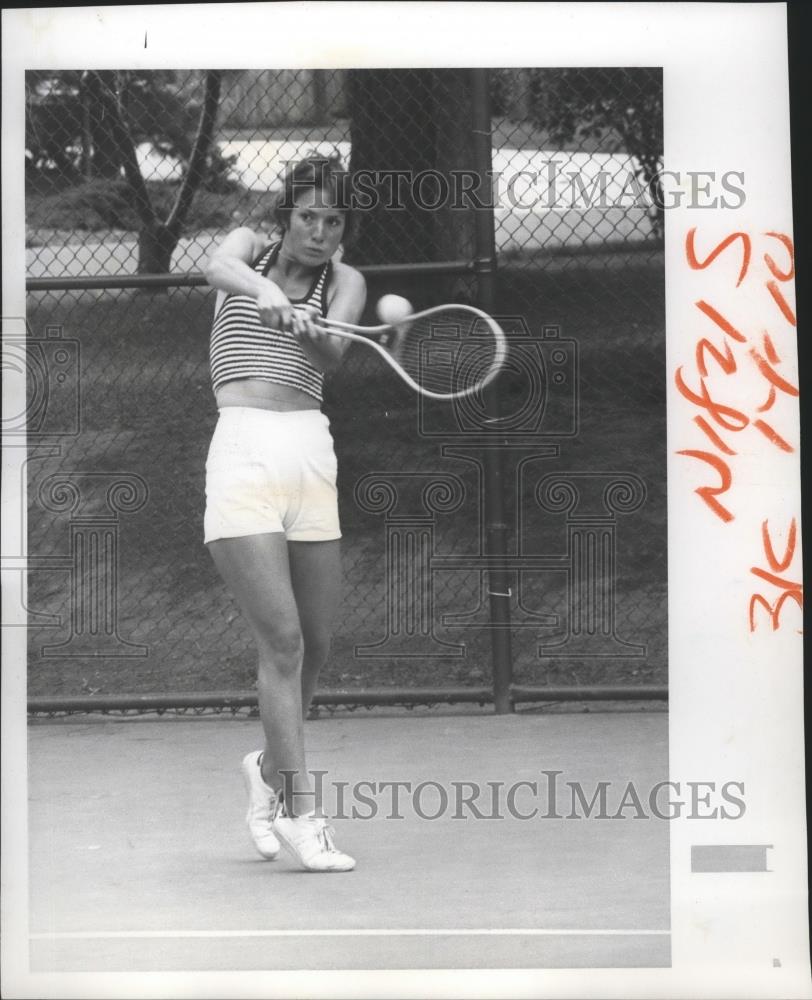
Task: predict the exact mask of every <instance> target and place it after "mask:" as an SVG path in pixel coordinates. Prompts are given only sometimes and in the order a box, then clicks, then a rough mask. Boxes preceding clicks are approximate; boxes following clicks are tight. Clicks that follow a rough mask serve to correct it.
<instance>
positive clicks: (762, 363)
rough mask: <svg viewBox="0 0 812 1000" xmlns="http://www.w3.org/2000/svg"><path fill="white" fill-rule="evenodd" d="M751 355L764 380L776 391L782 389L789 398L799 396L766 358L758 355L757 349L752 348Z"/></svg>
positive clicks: (794, 388)
mask: <svg viewBox="0 0 812 1000" xmlns="http://www.w3.org/2000/svg"><path fill="white" fill-rule="evenodd" d="M749 354H750V357H751V358H752V359H753V360H754V361H755V363H756V365H757V367H758V370H759V371H760V372H761V374H762V375H763V376H764V378H766V379H767V381H768V382H770V383H771V384H772V385H773V386H775V388H776V389H780V390H781V392H785V393H786V394H787V395H788V396H797V395H798V390H797V388H796V387H795V386H794V385H793V384H792V383H791V382H787V380H786V379H783V378H781V376H780V375H779V374H778V372H777V371H775V369H773V368H772V367H771V366H770V364H769V363H768V361H767V359H766V358H763V357H762V356H761V355H760V354H759V353H758V351H757V350H756V349H755V347H751V348H750V351H749ZM778 360H779V361H780V360H781V359H780V358H778Z"/></svg>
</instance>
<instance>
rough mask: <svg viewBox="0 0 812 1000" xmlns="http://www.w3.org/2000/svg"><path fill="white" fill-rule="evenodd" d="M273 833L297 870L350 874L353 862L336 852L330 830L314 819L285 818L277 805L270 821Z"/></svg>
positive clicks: (322, 822)
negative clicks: (297, 864) (272, 819)
mask: <svg viewBox="0 0 812 1000" xmlns="http://www.w3.org/2000/svg"><path fill="white" fill-rule="evenodd" d="M273 829H274V833H275V834H276V835H277V837H278V838H279V839H280V840H281V841H282V843H283V845H284V846H285V847H286V848H287V849H288V850H289V851H290V853H291V854H292V855H293V857H294V858H295V859H296V860H297V861H298V862H299V864H301V866H302V867H303V868H304V869H305V870H306V871H309V872H351V871H352V870H353V868H355V858H351V857H350V856H349V854H344V853H343V852H342V851H339V850H338V848H337V847H336V846H335V844H334V843H333V830H332V828H331V827H329V826H328V825H327V820H326V819H324V818H323V817H318V816H312V815H311V816H296V817H295V818H294V819H291V817H290V816H286V815H285V810H284V806H283V803H282V802H280V803H279V807H278V809H277V813H276V816H275V818H274V821H273Z"/></svg>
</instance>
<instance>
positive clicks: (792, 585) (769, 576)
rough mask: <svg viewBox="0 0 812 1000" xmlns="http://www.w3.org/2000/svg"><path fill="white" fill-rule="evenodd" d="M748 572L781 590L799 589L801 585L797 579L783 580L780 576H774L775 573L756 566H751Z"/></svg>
mask: <svg viewBox="0 0 812 1000" xmlns="http://www.w3.org/2000/svg"><path fill="white" fill-rule="evenodd" d="M750 572H751V573H753V574H754V575H755V576H760V577H761V579H762V580H766V581H767V583H771V584H773V586H775V587H780V588H781V589H782V590H800V588H801V586H802V584H801V582H800V581H799V580H784V579H783V578H782V577H780V576H776V575H775V573H768V572H767V570H766V569H759V567H758V566H751V567H750Z"/></svg>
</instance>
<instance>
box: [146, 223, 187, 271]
mask: <svg viewBox="0 0 812 1000" xmlns="http://www.w3.org/2000/svg"><path fill="white" fill-rule="evenodd" d="M177 245H178V235H177V234H176V233H175V232H173V231H172V230H170V229H169V227H168V226H166V225H165V224H164V223H162V222H154V223H153V224H152V225H149V226H142V227H141V231H140V232H139V234H138V273H139V274H167V273H168V272H169V270H170V267H171V265H172V254H173V252H174V250H175V247H176V246H177Z"/></svg>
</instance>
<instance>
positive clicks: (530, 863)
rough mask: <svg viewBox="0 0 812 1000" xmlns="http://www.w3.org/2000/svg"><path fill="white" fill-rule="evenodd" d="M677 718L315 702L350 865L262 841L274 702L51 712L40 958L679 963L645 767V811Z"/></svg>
mask: <svg viewBox="0 0 812 1000" xmlns="http://www.w3.org/2000/svg"><path fill="white" fill-rule="evenodd" d="M667 722H668V717H667V715H665V714H664V713H651V714H648V713H625V712H618V713H606V714H559V715H535V716H532V715H516V716H491V715H445V716H437V715H432V716H421V715H417V714H408V715H401V716H394V715H382V716H379V715H374V716H372V715H365V716H351V717H335V718H330V719H324V720H318V721H315V722H310V723H308V724H307V727H306V739H307V741H308V747H309V766H310V767H311V769H312V770H314V771H316V770H323V771H326V772H327V773H326V774H325V775H324V776H323V778H322V781H323V792H324V803H325V809H326V811H327V812H328V813H330V814H332V815H334V816H336V818H335V820H334V822H333V825H334V827H335V830H336V842H337V844H338V846H339V847H341V848H342V850H345V851H347V852H349V853H351V854H353V855H354V856H355V857H356V858H357V860H358V866H357V868H356V870H355V871H354V872H351V873H347V874H331V875H314V874H307V873H303V872H299V871H298V870H296V868H295V867H294V865H293V863H292V862H291V861H289V860H288V859H287V857H286V856H284V855H283V856H281V857H280V859H279V860H277V861H275V862H265V861H262V860H261V859H260V858H259V857H258V856H257V855H255V853H254V849H253V847H252V845H251V843H250V841H249V840H248V834H247V831H246V829H245V826H244V823H243V815H244V811H245V795H244V791H243V787H242V779H241V775H240V771H239V765H240V761H241V759H242V757H243V755H244V754H245V753H246V752H247V751H249V750H252V749H255V748H256V746H258V745H259V742H258V741H259V736H260V727H259V724H258V723H257V722H256V721H253V720H244V719H222V718H197V719H171V720H169V719H160V720H155V719H145V718H139V719H132V720H120V721H119V720H116V721H110V720H106V719H100V720H95V719H93V720H87V719H84V720H82V721H80V722H76V721H64V722H47V723H40V722H37V723H33V724H32V726H31V728H30V738H29V794H30V814H29V840H30V905H31V926H30V931H31V969H32V971H34V972H46V971H72V972H79V971H87V972H92V971H139V972H140V971H163V970H226V971H231V970H266V969H342V968H343V969H386V968H390V969H391V968H455V967H460V968H545V967H546V968H554V967H579V966H580V967H646V966H649V967H651V966H666V965H668V964H669V962H670V945H669V933H668V930H669V858H668V842H669V830H668V822H667V821H665V820H662V819H658V818H656V817H654V818H652V817H651V816H650V815H647V817H646V818H643V817H642V816H640V814H639V810H638V809H637V808H636V807H635V806H634V805H633V804H631V805H630V804H629V802H630V801H631V800H630V793H629V792H628V785H629V782H633V784H634V787H635V790H636V792H637V793H638V795H639V800H640V802H641V803H642V805H643V806H644V810H645V812H646V813H649V812H650V810H649V805H648V802H649V794H650V791H651V789H652V788H653V787H654V786H655V785H656V784H657V783H658V782H660V781H665V780H667V778H668V773H667V767H668V752H667V729H668V727H667ZM544 772H561V773H559V774H557V775H552V774H551V773H548V774H545V773H544ZM386 782H403V783H408V785H407V784H403V785H401V786H399V787H397V788H393V787H392V786H391V785H383V787H382V783H386ZM522 782H525V783H529V784H520V783H522ZM601 782H606V783H608V784H607V785H605V786H603V794H605V804H604V806H603V810H602V811H601V809H602V804H601V802H600V795H601V787H602V786H600V785H599V783H601ZM422 783H428V784H422ZM533 783H535V789H534V784H533ZM421 784H422V787H421ZM575 785H577V786H578V788H579V789H580V791H581V793H582V795H583V796H584V798H585V801H584V802H582V801H581V799H580V798H579V797H578V795H577V793H576V792H575V791H574V788H573V786H575ZM511 789H513V791H512V799H511ZM553 789H554V795H555V799H554V800H553V799H551V795H552V794H553ZM594 795H597V796H598V798H596V799H595V801H594V802H593V803H592V804H591V805H592V808H591V809H590V808H589V807H590V800H591V799H592V798H593V796H594ZM624 802H625V803H626V804H625V805H624ZM353 809H354V810H355V814H356V816H357V817H358V818H355V819H353V818H352V813H353ZM534 809H535V810H537V814H536V815H535V816H532V818H522V817H524V816H531V815H532V813H533V810H534ZM421 813H422V815H421ZM438 814H439V815H438ZM587 814H588V818H587ZM396 815H399V816H401V817H402V818H394V817H395V816H396ZM434 815H437V818H434V819H431V818H428V817H431V816H434ZM342 816H344V817H346V818H342ZM556 816H559V817H561V818H556ZM599 816H602V817H603V818H599ZM455 817H456V818H455Z"/></svg>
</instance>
